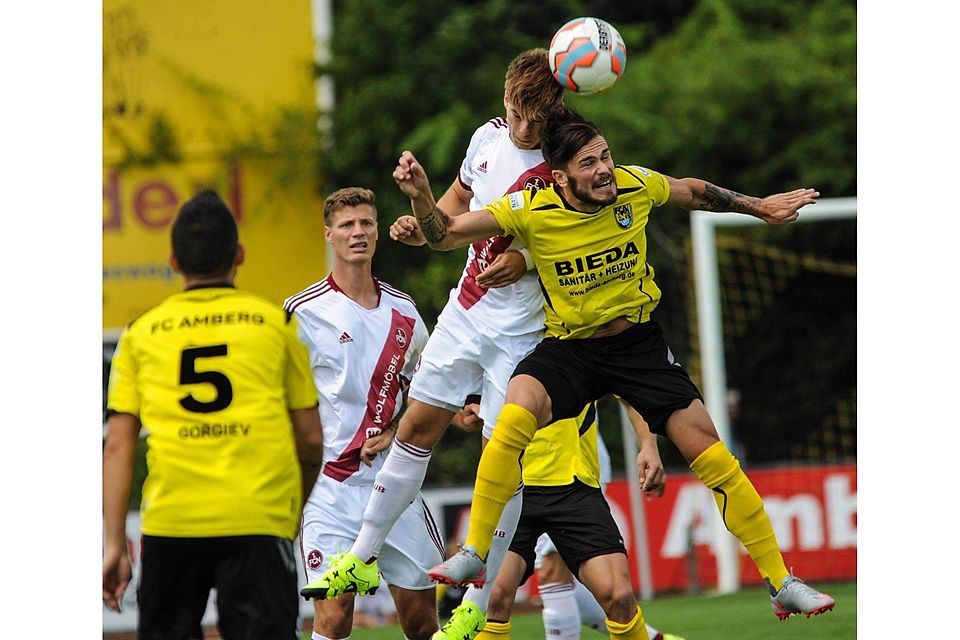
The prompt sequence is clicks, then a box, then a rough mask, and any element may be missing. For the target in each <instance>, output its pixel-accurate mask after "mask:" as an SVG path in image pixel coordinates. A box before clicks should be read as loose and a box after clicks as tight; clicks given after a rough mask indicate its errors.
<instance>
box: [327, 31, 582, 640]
mask: <svg viewBox="0 0 960 640" xmlns="http://www.w3.org/2000/svg"><path fill="white" fill-rule="evenodd" d="M562 97H563V87H561V86H560V85H559V84H558V83H557V82H556V80H554V78H553V76H552V75H551V73H550V67H549V64H548V63H547V53H546V51H545V50H543V49H536V50H531V51H527V52H524V53H522V54H520V55H519V56H517V57H516V58H515V59H514V60H513V61H512V62H511V63H510V65H509V67H508V69H507V72H506V77H505V82H504V100H503V104H504V108H505V110H506V117H505V118H504V117H496V118H493V119H491V120H489V121H488V122H486V123H485V124H483V125H482V126H481V127H479V128H478V129H477V130H476V131H475V132H474V134H473V136H472V138H471V140H470V144H469V146H468V148H467V152H466V156H465V158H464V160H463V162H462V164H461V167H460V171H459V175H458V178H457V179H456V180H454V182H453V184H451V185H450V187H449V189H447V191H446V192H445V193H444V194H443V196H442V197H441V199H440V201H441V202H443V203H444V206H445V207H447V208H448V210H449V211H450V212H451V213H453V214H456V213H458V212H466V211H468V210H470V209H471V208H477V207H480V206H483V205H485V204H487V203H489V202H491V201H493V200H494V199H496V198H498V197H500V196H502V195H504V194H506V193H509V192H511V191H515V190H517V189H532V188H542V187H544V186H545V185H546V184H547V182H548V181H549V180H550V179H551V175H550V171H549V169H548V168H547V166H546V164H545V163H544V161H543V156H542V154H541V153H540V150H539V146H540V129H541V127H542V125H543V122H544V120H545V119H546V117H547V114H548V113H549V112H550V111H552V110H554V109H557V108H558V107H559V106H560V105H561V104H562ZM406 220H407V222H408V224H406V225H404V224H403V222H402V221H398V223H396V224H395V225H394V226H393V227H391V236H392V237H394V238H395V239H398V240H401V241H404V242H407V243H409V244H415V245H417V244H419V245H422V244H423V243H424V240H423V238H422V236H419V235H418V231H417V228H416V221H415V220H413V218H412V217H409V216H408V217H407V219H406ZM522 247H523V245H522V244H520V243H518V242H516V241H515V239H514V238H513V237H510V236H501V235H491V236H490V237H487V238H484V239H478V242H476V243H475V244H474V245H472V246H471V247H470V249H469V251H468V254H467V263H466V265H465V267H464V270H463V274H462V276H461V278H460V281H459V282H458V284H457V286H456V288H454V289H453V290H452V291H451V292H450V299H449V301H448V303H447V305H446V306H445V307H444V309H443V312H442V313H441V314H440V316H439V318H438V320H437V325H436V327H435V328H434V330H433V333H432V335H431V337H430V340H429V342H428V343H427V346H426V348H425V349H424V352H423V357H422V362H421V365H420V368H419V369H418V371H417V374H416V376H414V379H413V382H412V384H411V388H410V398H409V400H408V403H407V404H408V406H407V411H406V413H405V414H404V415H403V417H402V418H401V420H400V425H399V432H398V434H397V437H396V445H395V446H394V447H393V448H392V450H391V451H390V454H389V455H388V456H387V460H386V462H385V463H384V465H383V468H382V469H381V470H380V472H379V473H378V474H377V478H376V484H377V486H379V487H382V488H383V492H382V493H379V492H378V493H375V494H374V495H373V496H372V497H371V499H370V502H369V503H368V506H367V509H366V512H365V513H364V519H363V527H362V528H361V530H360V534H359V535H358V536H357V539H356V542H355V543H354V545H353V548H352V549H351V551H350V553H348V554H346V555H345V556H343V558H342V559H341V560H340V561H338V563H337V564H336V565H334V566H332V567H331V568H330V569H329V570H328V571H327V572H326V573H325V574H324V575H323V576H321V578H320V579H319V580H318V581H315V586H316V591H315V592H316V593H318V594H320V595H319V597H334V596H336V595H338V594H339V593H343V592H344V591H345V590H348V589H351V590H352V589H357V588H358V584H357V583H358V582H362V581H368V580H370V579H372V576H373V575H375V574H376V571H377V568H376V567H377V565H376V559H377V556H378V555H379V554H380V547H381V545H382V544H383V540H384V538H385V537H386V535H387V533H388V532H389V531H390V528H391V527H392V526H393V523H394V522H395V521H396V520H397V518H398V517H399V514H400V512H401V511H402V510H403V509H404V508H405V507H406V505H407V504H409V503H410V502H411V501H412V500H414V498H415V496H416V495H417V493H418V492H419V490H420V487H421V486H422V484H423V479H424V477H425V475H426V470H427V465H428V463H429V461H430V455H431V452H432V449H433V447H434V446H435V445H436V443H437V442H438V441H439V440H440V438H441V436H442V435H443V433H444V432H445V430H446V428H447V426H448V425H449V424H450V422H451V419H452V418H453V417H454V416H455V415H456V414H457V412H459V411H460V410H461V409H462V407H463V406H464V404H465V400H466V397H467V396H468V395H471V394H480V395H481V402H480V410H479V411H480V416H481V418H483V419H484V424H485V426H484V434H483V435H484V441H486V439H488V438H489V437H490V433H491V429H492V427H493V425H494V424H495V421H496V418H497V415H498V414H499V412H500V407H501V406H502V404H503V399H504V393H505V391H506V384H507V380H508V379H509V376H510V373H511V372H512V371H513V369H514V367H515V366H516V365H517V363H518V362H520V360H521V359H522V358H523V357H524V356H525V355H526V354H527V353H529V352H530V351H531V350H532V349H533V347H534V346H535V345H536V344H537V342H539V341H540V339H541V338H542V336H543V321H544V315H543V296H542V293H541V292H540V285H539V282H538V279H537V274H536V273H535V272H533V271H529V266H530V265H529V264H528V261H527V258H526V256H524V255H523V254H522V253H520V250H522ZM585 404H586V403H585ZM513 493H514V495H515V496H516V497H515V498H514V499H513V500H511V501H510V503H509V506H508V507H507V508H506V509H505V510H504V514H503V521H502V522H500V524H499V525H498V533H497V540H496V542H495V544H494V545H493V547H492V549H491V553H490V556H489V557H488V558H487V560H488V563H487V567H486V571H487V573H486V577H485V578H481V579H476V580H474V581H473V583H474V587H476V586H482V585H483V584H484V582H485V581H486V580H487V579H489V580H492V577H493V576H494V575H495V574H496V570H497V568H498V566H499V562H500V560H501V559H502V557H503V555H504V554H505V553H506V550H507V546H508V545H509V542H510V539H511V538H512V536H513V531H514V529H515V527H516V521H517V519H518V518H519V517H520V492H519V483H518V484H517V485H516V486H514V492H513ZM335 573H336V574H337V575H334V574H335ZM354 576H358V577H359V580H358V579H357V578H355V577H354ZM488 594H489V588H487V589H486V590H482V589H478V588H470V589H468V591H467V593H466V595H465V596H464V599H463V602H462V604H461V605H460V606H459V607H457V609H456V610H455V611H454V615H453V617H452V618H451V619H450V620H449V621H448V622H447V623H446V624H445V625H444V627H443V629H442V630H441V631H440V632H438V633H437V634H436V635H435V638H438V639H447V638H456V640H463V638H467V640H469V639H470V638H473V637H474V636H475V635H476V634H477V633H479V631H480V629H481V628H482V627H483V624H484V621H485V616H484V610H485V609H486V599H487V597H488Z"/></svg>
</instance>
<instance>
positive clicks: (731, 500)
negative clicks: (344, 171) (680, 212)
mask: <svg viewBox="0 0 960 640" xmlns="http://www.w3.org/2000/svg"><path fill="white" fill-rule="evenodd" d="M542 150H543V156H544V159H545V160H546V162H547V164H548V165H549V166H550V169H551V171H552V174H553V176H554V179H555V184H554V185H553V187H552V188H547V189H541V190H539V191H537V192H536V193H531V192H514V193H511V194H508V195H506V196H504V197H503V198H501V199H499V200H496V201H494V202H493V203H492V204H491V205H489V206H488V207H486V208H484V209H480V210H477V211H471V212H468V213H465V214H461V215H459V216H455V217H451V216H448V215H447V214H446V213H445V212H444V211H443V210H441V209H440V208H439V207H437V205H436V202H435V201H434V198H433V195H432V192H431V191H430V184H429V180H428V179H427V176H426V173H425V172H424V170H423V168H422V167H421V166H420V165H419V163H418V162H417V160H416V158H415V157H414V156H413V154H411V153H410V152H409V151H405V152H403V154H402V155H401V157H400V160H399V162H398V166H397V167H396V169H395V170H394V174H393V176H394V179H395V180H396V182H397V184H398V185H399V187H400V189H401V190H402V191H403V192H404V193H405V194H406V195H407V196H408V197H409V198H410V200H411V204H412V207H413V211H414V213H415V214H416V216H417V221H418V223H419V225H420V230H421V231H422V233H423V234H424V236H425V237H426V239H427V241H428V243H429V244H430V246H431V247H432V248H434V249H442V250H446V249H452V248H455V247H460V246H463V245H465V244H468V243H470V242H472V241H475V240H477V239H479V238H486V237H489V236H490V235H492V234H494V233H502V234H511V235H514V236H516V237H518V238H520V239H521V240H523V241H524V242H525V243H526V244H527V246H528V247H529V249H530V252H531V254H532V257H533V261H534V264H535V265H536V268H537V271H538V272H539V274H540V279H541V281H542V283H543V290H544V298H545V310H546V314H547V316H546V325H547V330H546V337H545V338H544V340H543V341H542V342H541V343H540V344H539V345H538V346H537V348H536V349H534V351H533V352H532V353H531V354H530V355H529V356H527V357H526V358H525V359H524V360H523V361H522V362H521V363H520V364H519V366H518V367H517V369H516V370H515V371H514V373H513V377H512V378H511V380H510V383H509V385H508V387H507V397H506V404H505V406H504V408H503V410H502V411H501V413H500V417H499V418H498V420H497V424H496V426H495V428H494V430H493V437H492V439H491V441H490V443H489V444H488V445H487V447H486V448H485V449H484V451H483V453H482V455H481V458H480V464H479V466H478V468H477V482H476V485H475V489H474V498H473V504H472V507H471V518H470V530H469V532H468V535H467V540H466V544H465V545H464V548H463V549H462V550H461V552H460V553H458V554H456V555H455V556H453V557H452V558H450V559H449V560H447V561H446V562H445V563H443V564H442V565H440V566H438V567H435V568H434V569H433V570H432V571H431V574H436V575H439V576H443V578H444V580H445V581H449V582H452V583H458V582H462V581H465V580H469V579H471V577H472V576H474V575H476V574H477V573H478V572H480V571H482V570H483V559H484V558H485V557H486V554H487V550H488V549H489V547H490V540H491V537H492V535H493V531H494V528H495V526H496V523H497V520H498V518H499V517H500V512H501V510H502V508H503V505H504V503H505V502H506V501H507V499H508V498H509V497H510V496H511V495H512V492H513V488H515V487H516V486H517V483H518V482H519V480H520V474H521V468H520V463H519V459H520V454H521V453H522V452H523V451H524V449H525V448H526V446H527V445H528V444H529V443H530V441H531V439H532V438H533V436H534V434H535V433H536V431H537V429H539V428H540V427H542V426H545V425H547V424H549V423H550V422H552V421H555V420H559V419H562V418H566V417H569V416H572V415H575V414H576V413H578V412H579V411H580V409H581V408H582V407H583V406H584V405H585V404H587V403H589V402H591V401H593V400H596V399H598V398H600V397H602V396H604V395H606V394H608V393H611V394H615V395H617V396H620V397H621V398H622V399H623V400H625V401H626V402H628V403H629V404H630V405H631V406H633V407H634V408H635V409H636V410H637V411H638V412H639V413H640V414H641V415H642V416H643V418H644V419H645V420H646V421H647V423H648V424H649V425H650V429H651V431H653V432H654V433H660V434H663V435H665V436H666V437H668V438H669V439H670V440H671V441H672V442H673V443H674V444H675V445H676V446H677V448H678V450H679V451H680V453H681V454H682V455H683V456H684V457H685V458H686V460H687V461H688V463H690V467H691V469H692V471H693V472H694V473H695V474H696V475H697V477H699V478H700V479H701V480H702V481H703V482H704V484H706V485H707V486H708V487H709V488H710V489H712V490H713V493H714V496H715V498H716V501H717V505H718V507H719V508H720V510H721V513H722V514H723V518H724V523H725V524H726V526H727V528H728V529H729V530H730V531H731V532H732V533H733V534H734V535H735V536H737V538H738V539H739V540H740V541H741V542H742V543H743V544H744V546H745V547H746V548H747V551H748V552H749V554H750V556H751V558H752V559H753V561H754V563H755V564H756V565H757V568H758V569H759V571H760V574H761V576H762V577H763V578H764V579H765V580H766V581H767V583H768V584H769V590H770V593H771V604H772V606H773V609H774V612H775V613H776V614H777V616H778V617H781V618H784V617H787V616H789V615H791V614H794V613H805V614H807V615H810V614H815V613H822V612H824V611H828V610H830V609H832V608H833V606H834V601H833V599H832V598H830V597H829V596H827V595H824V594H821V593H819V592H817V591H815V590H814V589H812V588H810V587H808V586H807V585H806V584H804V583H803V582H802V581H800V580H798V579H797V578H794V577H793V576H792V575H791V574H790V573H789V572H788V571H787V569H786V566H785V565H784V562H783V558H782V556H781V554H780V549H779V546H778V545H777V541H776V536H775V535H774V532H773V527H772V526H771V524H770V519H769V518H768V516H767V514H766V511H765V510H764V507H763V501H762V500H761V498H760V495H759V494H758V493H757V491H756V489H755V488H754V487H753V484H752V483H751V482H750V480H749V479H748V478H747V476H746V475H745V474H744V472H743V471H742V469H741V468H740V464H739V462H738V461H737V459H736V458H734V457H733V455H732V454H731V453H730V452H729V451H728V450H727V448H726V446H724V444H723V442H721V441H720V439H719V436H718V435H717V431H716V428H715V427H714V425H713V421H712V420H711V419H710V416H709V415H708V413H707V411H706V409H705V408H704V405H703V402H702V398H701V396H700V392H699V391H698V390H697V388H696V386H695V385H694V384H693V382H692V381H691V380H690V378H689V376H688V375H687V374H686V372H685V371H684V370H683V369H682V368H681V367H680V366H679V365H678V364H677V363H675V362H674V361H673V357H672V354H671V353H670V350H669V348H668V347H667V345H666V343H665V342H664V339H663V335H662V331H661V329H660V327H659V325H658V324H657V323H656V321H654V320H652V319H651V312H652V311H653V310H654V309H655V308H656V306H657V303H658V302H659V300H660V290H659V289H658V288H657V286H656V283H655V282H654V270H653V267H652V266H651V265H649V264H648V263H647V255H646V235H645V227H646V223H647V219H648V216H649V214H650V211H651V209H652V208H653V207H657V206H662V205H665V204H673V205H677V206H680V207H683V208H685V209H690V210H692V209H702V210H706V211H734V212H739V213H746V214H749V215H753V216H755V217H757V218H759V219H761V220H764V221H765V222H767V223H768V224H785V223H788V222H791V221H793V220H796V218H797V216H798V215H799V211H800V209H801V208H802V207H803V206H805V205H808V204H812V203H814V202H815V201H816V197H817V196H818V195H819V193H818V192H817V191H816V190H814V189H796V190H794V191H790V192H787V193H779V194H775V195H771V196H767V197H766V198H756V197H750V196H745V195H742V194H739V193H736V192H733V191H730V190H727V189H723V188H720V187H717V186H715V185H712V184H710V183H709V182H705V181H703V180H700V179H698V178H682V179H676V178H671V177H669V176H667V175H664V174H661V173H658V172H656V171H652V170H650V169H646V168H644V167H641V166H637V165H623V166H617V165H614V162H613V157H612V155H611V153H610V149H609V147H608V146H607V142H606V140H605V139H604V137H603V135H602V134H601V132H600V129H599V128H598V127H597V126H596V125H595V124H594V123H592V122H590V121H588V120H586V119H584V118H583V117H581V116H580V115H579V114H577V113H576V112H575V111H573V110H572V109H569V108H564V109H563V110H561V111H558V112H557V113H555V114H553V115H551V116H550V117H548V119H547V122H546V124H545V127H544V131H543V134H542ZM642 621H643V617H642V615H641V614H640V612H639V609H638V611H637V615H636V617H635V618H634V619H633V620H631V621H630V622H629V623H627V624H625V625H620V626H616V625H615V626H611V625H610V624H609V623H608V627H609V630H610V633H611V636H612V637H618V638H621V637H622V638H627V637H643V636H645V635H646V634H645V633H643V634H642V635H633V634H634V630H635V629H638V628H639V627H640V626H641V624H642ZM621 627H622V628H621Z"/></svg>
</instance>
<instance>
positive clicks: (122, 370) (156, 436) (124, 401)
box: [107, 286, 317, 539]
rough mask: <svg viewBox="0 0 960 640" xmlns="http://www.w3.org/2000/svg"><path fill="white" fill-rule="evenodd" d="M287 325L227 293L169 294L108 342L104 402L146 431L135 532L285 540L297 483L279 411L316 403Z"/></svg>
mask: <svg viewBox="0 0 960 640" xmlns="http://www.w3.org/2000/svg"><path fill="white" fill-rule="evenodd" d="M295 323H296V320H295V319H294V318H291V319H290V320H289V321H288V320H287V318H286V315H285V314H284V312H283V310H282V309H280V307H279V306H277V305H273V304H271V303H269V302H267V301H266V300H263V299H262V298H259V297H258V296H255V295H253V294H250V293H246V292H243V291H239V290H237V289H234V288H232V287H227V286H216V287H209V288H195V289H190V290H187V291H184V292H182V293H178V294H175V295H173V296H170V297H169V298H167V299H166V300H164V301H163V302H161V303H160V304H159V305H157V306H156V307H154V308H153V309H150V310H149V311H147V312H146V313H144V314H143V315H142V316H140V317H139V318H137V320H135V321H134V322H133V323H131V324H130V325H129V326H128V327H127V328H126V329H125V330H124V332H123V334H122V335H121V337H120V340H119V343H118V344H117V350H116V353H115V354H114V358H113V363H112V365H111V371H110V383H109V390H108V394H107V407H108V410H109V411H111V412H119V413H129V414H132V415H135V416H138V417H139V418H140V421H141V423H142V425H143V428H144V429H145V430H146V432H147V478H146V480H145V482H144V486H143V500H142V504H141V511H142V524H141V528H142V531H143V533H145V534H147V535H155V536H171V537H191V538H192V537H212V536H234V535H272V536H279V537H284V538H291V539H292V538H293V537H294V536H295V535H296V529H297V522H298V518H299V515H300V502H301V479H300V478H301V476H300V466H299V463H298V461H297V455H296V446H295V441H294V436H293V426H292V424H291V421H290V415H289V411H290V410H292V409H307V408H310V407H314V406H316V405H317V391H316V388H315V386H314V384H313V378H312V374H311V370H310V365H309V362H308V359H307V352H306V348H305V347H304V346H303V344H301V342H300V341H299V339H298V337H297V330H296V324H295Z"/></svg>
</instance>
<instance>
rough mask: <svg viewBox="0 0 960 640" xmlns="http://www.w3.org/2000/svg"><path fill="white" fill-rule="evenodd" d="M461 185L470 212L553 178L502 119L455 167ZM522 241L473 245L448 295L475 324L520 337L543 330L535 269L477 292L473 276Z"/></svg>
mask: <svg viewBox="0 0 960 640" xmlns="http://www.w3.org/2000/svg"><path fill="white" fill-rule="evenodd" d="M459 180H460V183H461V184H462V185H463V186H464V187H466V188H467V189H469V190H471V191H473V198H472V199H471V200H470V210H471V211H475V210H477V209H482V208H484V207H485V206H487V205H488V204H490V203H491V202H493V201H494V200H496V199H497V198H502V197H503V196H505V195H507V194H508V193H511V192H513V191H519V190H520V189H542V188H544V187H546V186H547V185H549V184H552V183H553V176H552V174H551V173H550V169H549V168H548V167H547V163H546V162H544V160H543V154H542V153H541V152H540V150H539V149H531V150H523V149H517V147H516V146H514V144H513V142H511V140H510V129H509V127H508V126H507V121H506V120H505V119H504V118H494V119H492V120H489V121H487V122H486V123H485V124H484V125H483V126H481V127H480V128H479V129H477V130H476V131H475V132H474V134H473V137H472V138H471V139H470V146H469V147H467V153H466V156H465V157H464V159H463V163H462V164H461V165H460V174H459ZM523 246H524V245H523V243H522V242H521V241H519V240H516V239H514V237H513V236H494V237H492V238H488V239H486V240H483V241H481V242H476V243H474V244H472V245H471V246H470V248H469V250H468V252H467V264H466V266H465V267H464V269H463V274H462V275H461V276H460V282H458V283H457V286H456V288H455V289H453V290H452V291H451V292H450V303H451V304H456V305H459V306H460V307H461V308H462V309H464V310H465V311H466V312H467V316H468V317H469V318H470V319H471V320H472V321H473V322H475V323H477V324H479V325H482V326H485V327H487V328H489V329H493V330H495V331H496V332H498V333H500V334H506V335H521V334H524V333H530V332H532V331H539V330H541V329H543V323H544V312H543V293H542V292H541V290H540V282H539V278H538V276H537V272H536V271H528V272H527V273H526V274H525V275H524V276H523V277H522V278H520V280H519V281H517V282H516V283H514V284H512V285H510V286H507V287H501V288H499V289H481V288H480V287H479V286H477V282H476V280H475V278H476V277H477V276H478V275H480V273H481V272H483V270H484V269H486V268H487V266H488V265H489V264H490V263H491V262H493V260H494V258H496V257H497V256H498V255H500V254H501V253H503V252H504V251H506V250H507V249H519V248H520V247H523Z"/></svg>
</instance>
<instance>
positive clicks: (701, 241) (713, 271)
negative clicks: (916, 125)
mask: <svg viewBox="0 0 960 640" xmlns="http://www.w3.org/2000/svg"><path fill="white" fill-rule="evenodd" d="M856 216H857V199H856V198H855V197H853V198H828V199H824V200H819V201H817V203H816V204H814V205H808V206H806V207H804V208H803V209H801V210H800V217H799V218H797V220H796V222H795V223H793V224H797V223H806V222H818V221H822V220H835V219H843V218H856ZM758 224H764V222H763V221H761V220H759V219H757V218H754V217H752V216H747V215H743V214H740V213H711V212H707V211H693V212H692V213H691V219H690V233H691V238H692V241H693V266H694V278H695V283H696V304H697V327H698V329H699V334H700V370H701V378H702V380H701V384H702V386H701V391H702V392H703V400H704V404H705V405H706V408H707V411H708V412H709V413H710V417H711V418H713V422H714V424H715V425H716V427H717V433H719V435H720V439H721V440H723V441H724V442H725V443H726V444H727V446H728V447H729V448H731V449H732V448H733V444H734V443H733V437H732V434H731V433H730V420H729V416H728V415H727V373H726V371H727V370H726V362H725V360H724V353H723V319H722V318H721V315H720V271H719V266H718V263H717V245H716V229H717V227H733V226H745V225H758ZM717 522H718V523H719V525H718V527H717V531H716V536H717V538H716V549H717V590H718V591H719V592H720V593H732V592H734V591H736V590H738V589H739V588H740V562H739V546H740V545H739V543H738V542H737V540H736V538H734V536H732V535H731V534H730V533H729V532H728V531H727V530H726V528H725V527H724V526H723V523H722V521H720V520H718V521H717Z"/></svg>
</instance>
